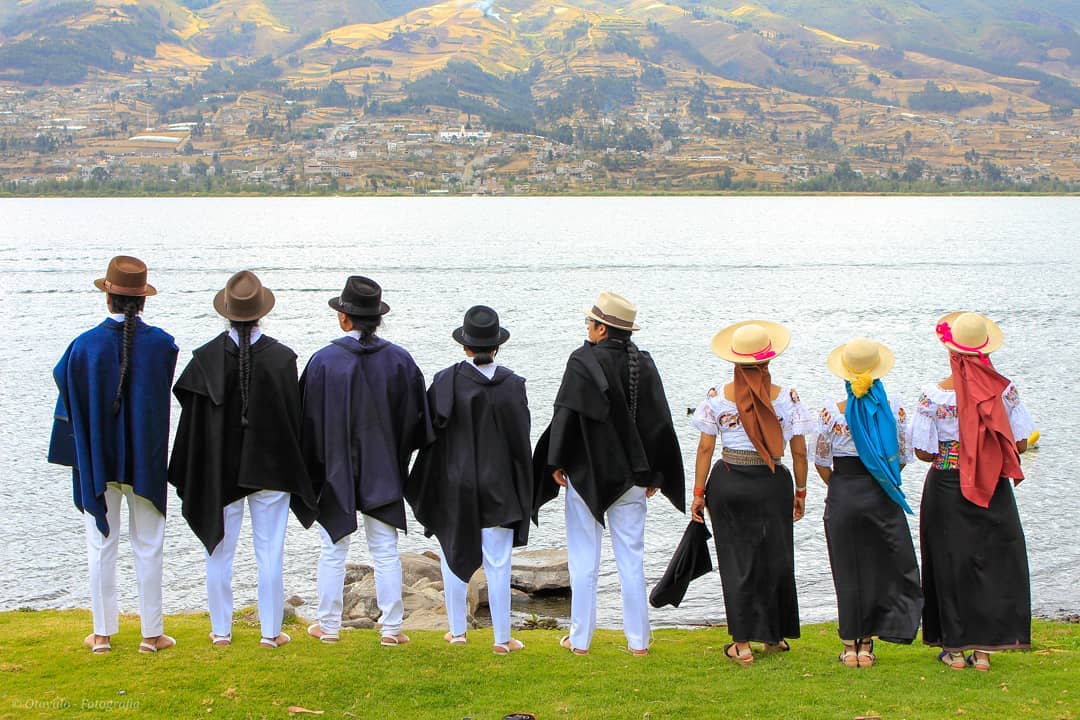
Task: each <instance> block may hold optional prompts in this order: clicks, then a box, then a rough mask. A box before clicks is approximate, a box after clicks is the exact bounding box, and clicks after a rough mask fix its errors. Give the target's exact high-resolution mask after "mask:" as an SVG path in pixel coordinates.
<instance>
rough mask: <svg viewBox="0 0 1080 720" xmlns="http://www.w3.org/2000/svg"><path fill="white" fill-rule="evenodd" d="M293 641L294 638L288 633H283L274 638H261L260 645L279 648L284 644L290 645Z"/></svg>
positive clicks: (271, 648) (274, 648)
mask: <svg viewBox="0 0 1080 720" xmlns="http://www.w3.org/2000/svg"><path fill="white" fill-rule="evenodd" d="M290 642H292V638H291V637H289V634H288V633H284V632H283V633H281V634H280V635H278V636H277V637H274V638H262V639H260V640H259V647H264V648H266V649H268V650H277V649H278V648H279V647H281V646H282V645H288V644H289V643H290Z"/></svg>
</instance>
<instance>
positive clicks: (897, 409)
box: [814, 400, 912, 467]
mask: <svg viewBox="0 0 1080 720" xmlns="http://www.w3.org/2000/svg"><path fill="white" fill-rule="evenodd" d="M889 406H890V407H892V411H893V417H895V418H896V436H897V438H896V439H897V440H898V441H899V442H900V464H901V465H907V464H908V463H910V462H911V456H912V452H911V418H910V417H909V416H908V413H907V410H905V409H904V408H903V407H902V406H901V405H899V404H897V403H896V402H894V401H892V400H890V401H889ZM858 455H859V451H858V450H856V449H855V441H854V440H852V439H851V429H850V428H849V427H848V424H847V417H846V416H845V415H844V413H843V412H842V411H841V410H840V403H839V402H831V403H829V404H828V405H826V406H825V407H824V408H822V409H821V413H820V414H819V415H818V423H817V443H815V447H814V464H815V465H820V466H822V467H832V461H833V458H834V457H858Z"/></svg>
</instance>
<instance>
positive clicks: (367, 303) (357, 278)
mask: <svg viewBox="0 0 1080 720" xmlns="http://www.w3.org/2000/svg"><path fill="white" fill-rule="evenodd" d="M327 304H328V305H329V306H330V307H332V308H334V309H335V310H337V311H338V312H341V313H345V314H346V315H352V316H354V317H377V316H379V315H385V314H386V313H388V312H390V306H389V305H387V304H386V303H384V302H383V301H382V288H381V287H380V286H379V283H377V282H375V281H374V280H372V279H371V278H366V277H364V276H362V275H352V276H351V277H349V279H348V280H347V281H346V282H345V289H344V290H342V291H341V295H339V296H337V297H333V298H330V300H328V301H327Z"/></svg>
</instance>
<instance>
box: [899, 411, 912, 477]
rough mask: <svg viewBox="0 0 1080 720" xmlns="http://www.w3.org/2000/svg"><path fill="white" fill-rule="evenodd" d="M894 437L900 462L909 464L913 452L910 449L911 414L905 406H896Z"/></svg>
mask: <svg viewBox="0 0 1080 720" xmlns="http://www.w3.org/2000/svg"><path fill="white" fill-rule="evenodd" d="M896 439H897V441H898V442H899V445H900V464H901V465H910V464H911V459H912V456H913V454H914V453H912V451H911V416H910V415H908V411H907V408H905V407H904V406H902V405H898V406H897V408H896Z"/></svg>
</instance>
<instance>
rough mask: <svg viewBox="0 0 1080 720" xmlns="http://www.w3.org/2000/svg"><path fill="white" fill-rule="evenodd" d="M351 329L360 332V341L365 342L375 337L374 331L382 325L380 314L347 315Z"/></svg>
mask: <svg viewBox="0 0 1080 720" xmlns="http://www.w3.org/2000/svg"><path fill="white" fill-rule="evenodd" d="M349 322H351V323H352V329H353V330H356V331H358V332H359V333H360V341H361V342H366V341H368V340H370V339H371V338H373V337H375V331H376V330H378V329H379V328H380V327H382V315H376V316H374V317H372V316H370V315H349Z"/></svg>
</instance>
